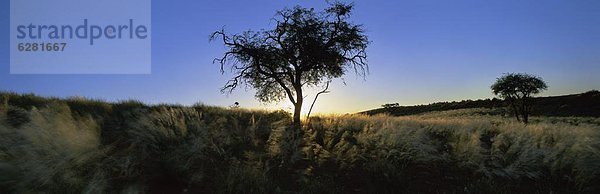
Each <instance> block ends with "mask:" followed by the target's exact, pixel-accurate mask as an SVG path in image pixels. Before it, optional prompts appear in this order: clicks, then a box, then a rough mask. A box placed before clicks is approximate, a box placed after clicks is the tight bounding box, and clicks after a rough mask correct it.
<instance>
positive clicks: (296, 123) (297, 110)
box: [293, 99, 302, 128]
mask: <svg viewBox="0 0 600 194" xmlns="http://www.w3.org/2000/svg"><path fill="white" fill-rule="evenodd" d="M300 114H302V99H298V101H297V102H296V104H294V123H293V124H294V127H297V128H300V127H301V123H300Z"/></svg>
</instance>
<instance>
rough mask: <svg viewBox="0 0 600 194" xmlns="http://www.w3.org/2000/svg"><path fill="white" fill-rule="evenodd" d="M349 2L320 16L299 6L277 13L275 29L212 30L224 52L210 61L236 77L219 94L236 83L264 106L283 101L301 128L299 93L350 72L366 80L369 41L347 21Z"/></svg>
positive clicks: (300, 100)
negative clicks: (251, 91)
mask: <svg viewBox="0 0 600 194" xmlns="http://www.w3.org/2000/svg"><path fill="white" fill-rule="evenodd" d="M351 11H352V4H344V3H333V4H332V5H331V6H330V7H329V8H327V9H325V10H324V11H323V12H315V11H314V9H306V8H301V7H299V6H296V7H294V8H293V9H284V10H281V11H278V12H277V14H276V17H275V18H273V20H274V21H275V22H276V25H275V26H274V29H272V30H261V31H258V32H255V31H246V32H244V33H242V34H226V33H225V32H224V30H221V31H217V32H214V33H213V34H212V35H211V40H216V39H221V40H222V41H223V43H224V44H225V46H226V47H227V48H228V51H227V52H225V54H224V55H223V57H221V58H218V59H215V62H219V63H220V65H221V73H224V70H223V69H224V66H225V65H227V64H229V65H230V66H231V71H232V72H233V73H234V74H235V77H233V78H232V79H231V80H229V81H228V82H227V84H226V85H225V86H224V87H223V89H222V91H223V92H224V91H229V92H231V91H232V90H233V89H235V88H237V87H238V86H239V85H240V84H246V86H250V87H253V88H255V89H256V90H257V91H256V95H255V96H256V98H257V99H258V100H260V101H263V102H273V101H280V100H282V99H283V98H285V97H287V98H288V99H289V100H290V102H292V104H293V105H294V116H293V118H294V125H295V126H300V115H301V110H302V104H303V102H304V98H305V96H304V93H303V91H304V89H305V88H306V87H317V86H321V85H324V84H325V83H328V82H329V81H331V80H332V79H333V78H339V77H341V76H342V75H344V74H345V73H346V72H347V70H349V69H352V70H354V72H355V73H356V74H358V75H361V76H365V71H366V70H368V69H367V68H368V66H367V64H366V57H367V55H366V52H365V49H366V48H367V45H368V43H369V41H368V40H367V37H366V36H365V35H364V30H363V29H362V26H361V25H355V24H352V23H350V22H349V21H348V18H349V16H350V13H351Z"/></svg>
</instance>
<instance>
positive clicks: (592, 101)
mask: <svg viewBox="0 0 600 194" xmlns="http://www.w3.org/2000/svg"><path fill="white" fill-rule="evenodd" d="M530 101H531V104H532V107H531V109H530V111H531V112H530V114H531V115H534V116H561V117H600V92H599V91H598V90H590V91H588V92H584V93H581V94H571V95H563V96H549V97H532V98H531V99H530ZM465 108H488V109H498V110H499V111H500V112H498V111H497V114H499V115H507V116H508V115H510V114H513V113H512V111H511V110H510V102H508V101H507V100H503V99H498V98H492V99H479V100H462V101H458V102H457V101H453V102H436V103H431V104H426V105H416V106H400V105H399V104H398V103H389V104H384V105H382V108H379V109H373V110H369V111H365V112H362V113H363V114H368V115H375V114H389V115H394V116H406V115H414V114H422V113H427V112H432V111H447V110H456V109H465Z"/></svg>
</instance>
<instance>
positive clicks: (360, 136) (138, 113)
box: [0, 93, 600, 193]
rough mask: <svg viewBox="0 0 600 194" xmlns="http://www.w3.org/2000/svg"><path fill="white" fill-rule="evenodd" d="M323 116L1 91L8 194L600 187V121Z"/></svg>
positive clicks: (2, 184)
mask: <svg viewBox="0 0 600 194" xmlns="http://www.w3.org/2000/svg"><path fill="white" fill-rule="evenodd" d="M497 112H498V110H496V109H461V110H452V111H444V112H431V113H426V114H420V115H413V116H402V117H392V116H386V115H375V116H365V115H327V116H317V117H313V118H312V119H310V122H308V121H305V123H306V125H305V127H304V129H303V131H302V132H299V131H294V130H291V128H289V127H288V126H289V125H290V122H291V118H290V116H289V114H288V113H285V112H282V111H274V112H267V111H252V110H245V109H228V108H220V107H211V106H205V105H196V106H192V107H184V106H178V105H156V106H147V105H144V104H142V103H139V102H136V101H124V102H120V103H106V102H103V101H99V100H87V99H81V98H70V99H55V98H42V97H37V96H34V95H17V94H12V93H1V94H0V193H38V192H49V193H65V191H69V192H72V193H82V192H86V193H118V192H122V193H184V192H188V193H298V192H299V193H391V192H394V193H514V192H518V193H523V192H533V193H550V192H552V193H574V192H577V193H598V192H600V185H599V184H597V183H599V182H600V119H599V118H592V117H588V118H586V117H533V118H532V119H531V124H529V125H523V124H521V123H517V122H515V121H513V119H512V118H505V117H502V116H499V115H498V114H496V113H497Z"/></svg>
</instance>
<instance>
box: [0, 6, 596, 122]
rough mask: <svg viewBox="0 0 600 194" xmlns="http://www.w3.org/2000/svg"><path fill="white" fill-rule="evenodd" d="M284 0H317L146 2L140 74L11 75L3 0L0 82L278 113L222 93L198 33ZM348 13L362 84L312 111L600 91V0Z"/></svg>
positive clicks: (231, 27) (254, 16)
mask: <svg viewBox="0 0 600 194" xmlns="http://www.w3.org/2000/svg"><path fill="white" fill-rule="evenodd" d="M294 5H301V6H304V7H314V8H316V9H317V10H319V9H322V8H323V7H325V6H326V3H325V2H324V1H316V0H310V1H309V0H305V1H292V0H253V1H248V0H236V1H198V0H178V1H158V0H154V1H153V2H152V74H151V75H10V74H9V48H8V47H9V46H8V43H9V28H8V26H9V22H10V20H9V17H10V14H9V1H1V2H0V25H1V26H2V28H1V29H0V37H2V38H1V39H0V45H1V46H0V90H3V91H14V92H19V93H29V92H33V93H35V94H38V95H42V96H58V97H68V96H85V97H90V98H99V99H105V100H109V101H119V100H124V99H138V100H141V101H143V102H147V103H179V104H185V105H190V104H193V103H196V102H203V103H205V104H210V105H219V106H228V105H231V104H233V103H234V102H236V101H238V102H240V104H241V106H242V107H248V108H282V109H286V110H289V109H290V104H289V103H288V102H287V101H283V102H282V103H278V104H268V105H264V104H261V103H260V102H258V101H257V100H255V99H254V97H253V96H254V91H253V90H252V89H250V88H248V89H244V88H240V89H239V90H237V91H235V92H234V93H232V94H230V95H226V94H221V93H220V90H219V88H220V87H221V86H223V84H224V83H225V82H226V81H227V80H228V78H229V77H230V76H231V74H225V75H221V74H220V73H219V66H218V65H216V64H212V59H213V58H215V57H219V56H220V55H221V54H222V53H223V51H225V47H224V46H223V45H222V44H220V43H219V42H209V41H208V36H209V34H210V33H211V32H213V31H215V30H218V29H220V28H221V27H222V26H225V29H226V30H227V31H228V32H242V31H244V30H248V29H255V30H258V29H261V28H269V27H270V26H272V25H273V24H272V23H271V22H270V18H272V17H273V16H274V14H275V11H276V10H279V9H281V8H284V7H291V6H294ZM352 19H353V20H354V22H355V23H359V24H363V25H364V26H365V28H366V29H367V32H366V33H367V35H368V36H369V38H370V40H371V41H372V43H371V45H370V47H369V48H368V50H367V52H368V55H369V56H368V59H369V66H370V70H371V71H370V74H369V76H368V77H367V78H366V80H363V79H362V78H359V77H356V76H354V75H353V74H348V75H347V76H346V77H345V81H346V83H347V85H345V86H344V85H343V84H342V81H341V80H336V81H335V82H334V83H333V85H332V86H331V87H330V89H331V93H330V94H326V95H322V96H321V97H320V99H319V101H318V102H317V104H316V107H315V111H316V112H321V113H347V112H357V111H361V110H366V109H371V108H377V107H379V106H380V105H381V104H384V103H391V102H398V103H400V104H402V105H413V104H427V103H431V102H437V101H453V100H462V99H478V98H490V97H492V94H491V92H490V89H489V86H490V85H491V84H492V83H493V82H494V81H495V78H496V77H498V76H500V75H502V73H505V72H526V73H531V74H535V75H538V76H541V77H543V78H544V80H545V81H546V82H547V83H548V85H549V87H550V88H549V90H548V91H546V92H545V93H543V95H561V94H571V93H578V92H584V91H588V90H591V89H600V1H595V0H578V1H573V0H564V1H554V0H548V1H543V3H542V1H533V0H531V1H523V0H510V1H506V0H503V1H479V0H478V1H475V0H474V1H458V0H454V1H442V0H440V1H427V0H413V1H401V0H369V1H356V2H355V12H354V14H353V17H352ZM313 97H314V94H311V95H310V96H308V101H310V102H312V98H313ZM306 106H309V105H306Z"/></svg>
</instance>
